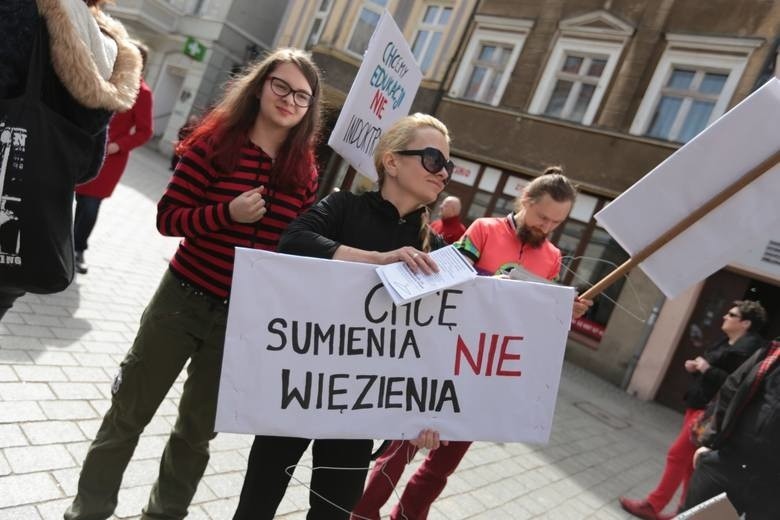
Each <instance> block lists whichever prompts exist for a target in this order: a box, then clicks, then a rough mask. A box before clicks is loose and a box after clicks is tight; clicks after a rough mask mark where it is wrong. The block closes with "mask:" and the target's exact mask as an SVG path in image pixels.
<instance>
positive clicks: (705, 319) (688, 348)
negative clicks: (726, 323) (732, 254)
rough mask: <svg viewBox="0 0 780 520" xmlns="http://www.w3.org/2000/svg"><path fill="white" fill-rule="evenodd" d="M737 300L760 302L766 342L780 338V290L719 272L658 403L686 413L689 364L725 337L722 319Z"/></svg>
mask: <svg viewBox="0 0 780 520" xmlns="http://www.w3.org/2000/svg"><path fill="white" fill-rule="evenodd" d="M734 300H758V301H760V302H761V305H763V306H764V308H765V309H766V311H767V325H766V326H765V327H764V329H763V330H762V331H760V332H761V335H762V336H763V337H765V338H774V337H776V336H778V335H780V286H778V285H773V284H770V283H767V282H763V281H758V280H754V279H751V278H749V277H747V276H744V275H741V274H738V273H735V272H733V271H729V270H725V269H723V270H721V271H718V272H717V273H715V274H713V275H712V276H710V277H709V278H707V281H706V282H705V283H704V287H703V288H702V291H701V294H700V295H699V299H698V301H697V302H696V307H695V308H694V311H693V314H691V318H690V320H688V323H687V325H686V327H685V332H684V333H683V337H682V338H681V339H680V341H679V343H678V344H677V348H676V350H675V352H674V356H673V357H672V361H671V363H670V364H669V368H668V369H667V370H666V374H665V375H664V378H663V381H662V382H661V386H660V387H659V389H658V393H657V394H656V397H655V400H656V401H658V402H659V403H661V404H663V405H665V406H668V407H669V408H673V409H675V410H678V411H683V410H684V409H685V404H684V403H683V395H684V394H685V391H686V390H687V389H688V385H689V383H690V378H691V376H690V374H688V372H686V371H685V368H684V364H685V361H686V360H688V359H693V358H695V357H696V356H699V355H701V353H702V352H704V351H705V350H706V349H707V348H708V347H709V346H710V345H712V344H713V343H715V342H716V341H718V339H719V338H721V337H722V335H723V333H722V332H721V330H720V327H721V324H722V322H723V320H722V317H723V314H724V313H725V312H726V311H727V310H728V308H729V306H730V305H731V302H733V301H734Z"/></svg>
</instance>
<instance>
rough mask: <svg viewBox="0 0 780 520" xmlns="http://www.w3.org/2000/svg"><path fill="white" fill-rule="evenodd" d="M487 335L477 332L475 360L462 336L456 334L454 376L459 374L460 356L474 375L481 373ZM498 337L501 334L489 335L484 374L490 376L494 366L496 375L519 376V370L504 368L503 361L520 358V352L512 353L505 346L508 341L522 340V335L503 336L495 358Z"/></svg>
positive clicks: (499, 337) (507, 344)
mask: <svg viewBox="0 0 780 520" xmlns="http://www.w3.org/2000/svg"><path fill="white" fill-rule="evenodd" d="M487 336H488V335H487V334H486V333H484V332H482V333H480V334H479V351H478V352H477V359H476V361H475V360H474V355H473V354H472V351H471V350H470V349H469V347H468V346H467V345H466V342H465V341H463V338H461V337H460V334H459V335H458V343H457V347H456V348H455V375H456V376H458V375H460V360H461V358H463V359H465V360H466V363H468V364H469V366H470V367H471V370H472V371H473V372H474V373H475V374H476V375H480V374H481V373H482V360H483V358H484V354H485V340H486V338H487ZM499 339H501V336H499V335H498V334H491V335H490V347H489V350H488V355H487V363H486V366H485V373H484V375H486V376H492V375H493V368H494V367H495V375H497V376H516V377H520V375H521V372H520V370H505V369H504V362H505V361H513V360H517V361H519V360H520V354H512V353H510V352H507V347H508V346H509V342H510V341H522V340H523V336H504V339H503V341H501V349H500V350H499V353H498V359H497V360H496V350H497V349H498V343H499ZM494 362H495V363H494Z"/></svg>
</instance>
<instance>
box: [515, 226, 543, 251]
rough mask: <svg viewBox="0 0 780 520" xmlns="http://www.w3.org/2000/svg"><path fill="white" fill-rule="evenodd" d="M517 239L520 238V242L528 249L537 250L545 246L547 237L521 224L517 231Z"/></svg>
mask: <svg viewBox="0 0 780 520" xmlns="http://www.w3.org/2000/svg"><path fill="white" fill-rule="evenodd" d="M517 238H519V239H520V241H521V242H522V243H523V244H525V245H527V246H528V247H531V248H532V249H536V248H538V247H541V246H542V244H544V241H545V240H546V239H547V235H545V234H544V233H539V232H537V231H534V230H533V229H532V228H530V227H528V226H526V225H525V224H521V225H520V227H519V228H518V229H517Z"/></svg>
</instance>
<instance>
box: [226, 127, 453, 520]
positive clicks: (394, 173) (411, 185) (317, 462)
mask: <svg viewBox="0 0 780 520" xmlns="http://www.w3.org/2000/svg"><path fill="white" fill-rule="evenodd" d="M449 141H450V139H449V133H448V131H447V128H446V127H445V126H444V125H443V124H442V123H441V122H440V121H439V120H438V119H436V118H434V117H432V116H429V115H425V114H414V115H410V116H407V117H404V118H403V119H401V120H399V121H398V122H396V123H395V124H394V125H393V126H392V127H391V128H389V129H388V130H387V131H386V132H385V133H384V134H383V135H382V137H381V138H380V139H379V141H378V143H377V146H376V149H375V150H374V165H375V166H376V171H377V173H378V175H379V191H374V192H369V193H364V194H362V195H354V194H352V193H349V192H344V191H341V192H337V193H333V194H331V195H330V196H328V197H327V198H325V199H324V200H322V201H320V202H319V203H318V204H317V205H316V206H314V207H313V208H312V209H311V210H310V211H309V212H307V213H306V214H305V215H303V216H301V217H300V218H298V219H297V220H296V221H295V222H293V223H292V224H290V226H289V227H288V228H287V231H286V232H285V233H284V235H283V236H282V240H281V241H280V243H279V251H280V252H283V253H290V254H296V255H302V256H311V257H317V258H333V259H337V260H347V261H354V262H366V263H372V264H389V263H392V262H398V261H402V262H405V263H406V264H407V265H408V266H409V268H410V269H411V270H413V271H415V272H417V271H418V270H421V271H423V272H426V273H430V272H433V271H436V270H437V269H438V268H437V267H436V264H435V262H434V261H433V260H432V259H431V258H430V257H429V256H428V252H429V251H431V250H432V249H436V248H438V247H442V246H444V245H445V244H444V241H443V240H442V239H441V237H439V236H438V235H432V234H431V231H430V229H429V225H428V221H429V217H428V213H429V212H428V209H427V207H426V206H427V205H428V204H431V203H433V202H434V201H435V200H436V198H437V197H438V196H439V194H440V193H441V192H442V190H443V189H444V186H445V185H446V184H447V182H448V181H449V179H450V175H451V174H452V170H453V164H452V161H450V160H449V159H448V157H449V153H450V146H449ZM310 442H311V440H310V439H302V438H294V437H273V436H257V437H256V438H255V442H254V444H253V445H252V450H251V452H250V455H249V465H248V467H247V472H246V479H245V480H244V487H243V489H242V491H241V500H240V502H239V504H238V509H237V511H236V514H235V516H234V517H233V518H234V520H250V519H251V520H261V519H269V520H270V519H271V518H273V517H274V515H275V513H276V508H277V507H278V505H279V502H281V500H282V497H283V496H284V493H285V490H286V488H287V484H288V482H289V481H290V474H291V473H292V471H290V474H288V473H287V472H288V468H290V467H291V466H295V465H296V464H297V463H298V461H299V459H300V457H301V455H302V454H303V452H304V451H305V450H306V448H307V447H308V446H309V443H310ZM413 442H414V444H415V445H417V446H420V447H426V448H436V447H438V445H439V436H438V432H435V431H433V430H424V431H422V432H421V433H420V435H419V436H418V438H417V439H415V440H414V441H413ZM372 445H373V444H372V441H371V440H352V439H351V440H339V439H316V440H314V446H313V456H314V460H313V464H314V467H315V468H318V469H315V470H314V472H313V473H312V477H311V485H310V487H311V493H310V495H309V505H310V509H309V513H308V516H307V518H309V519H347V518H349V515H350V512H351V511H352V508H353V507H354V505H355V504H356V503H357V501H358V500H359V499H360V497H361V495H362V493H363V484H364V482H365V478H366V474H367V472H368V466H369V463H370V458H371V449H372Z"/></svg>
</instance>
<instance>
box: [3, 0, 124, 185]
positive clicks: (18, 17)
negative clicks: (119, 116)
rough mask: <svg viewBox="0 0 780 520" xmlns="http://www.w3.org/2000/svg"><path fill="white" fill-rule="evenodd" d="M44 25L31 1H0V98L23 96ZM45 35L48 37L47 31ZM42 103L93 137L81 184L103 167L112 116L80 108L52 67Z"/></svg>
mask: <svg viewBox="0 0 780 520" xmlns="http://www.w3.org/2000/svg"><path fill="white" fill-rule="evenodd" d="M43 23H44V20H42V19H41V17H40V15H39V14H38V8H37V6H36V4H35V2H34V1H33V0H2V2H0V34H2V35H3V38H2V40H0V99H11V98H16V97H19V96H21V95H22V94H23V93H24V87H25V85H26V83H27V69H28V65H29V61H30V54H31V52H32V48H33V42H34V41H35V37H36V35H37V34H38V29H39V26H40V24H43ZM44 32H45V33H46V34H47V35H48V30H47V31H44ZM48 44H49V42H48V37H47V38H46V45H48ZM41 101H42V102H43V103H45V104H46V105H47V106H48V107H49V108H51V109H52V110H53V111H54V112H56V113H58V114H59V115H61V116H63V117H64V118H66V119H67V120H69V121H70V122H72V123H73V124H75V125H77V126H78V127H79V128H81V129H82V130H84V131H85V132H87V133H89V134H91V135H93V136H95V137H96V142H95V147H94V149H92V150H84V153H85V154H90V156H91V158H90V164H89V168H88V169H87V171H85V172H83V174H82V175H81V176H80V177H79V178H78V179H76V180H77V182H78V183H82V182H86V181H88V180H90V179H92V178H94V177H95V176H96V175H97V174H98V172H99V171H100V167H101V165H102V164H103V156H104V155H105V146H106V136H107V135H108V130H107V129H108V122H109V120H110V119H111V115H112V113H111V112H109V111H108V110H103V109H100V108H95V109H93V108H87V107H85V106H83V105H81V104H80V103H79V102H78V101H76V100H75V99H74V98H73V96H72V95H71V94H70V92H68V89H66V88H65V86H64V85H63V84H62V82H61V81H60V79H59V78H58V77H57V75H56V73H55V72H54V68H53V67H52V66H49V67H47V69H46V70H45V71H44V75H43V85H42V93H41Z"/></svg>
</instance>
